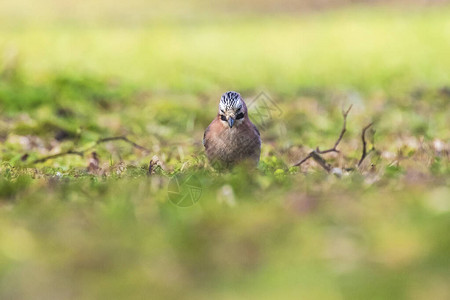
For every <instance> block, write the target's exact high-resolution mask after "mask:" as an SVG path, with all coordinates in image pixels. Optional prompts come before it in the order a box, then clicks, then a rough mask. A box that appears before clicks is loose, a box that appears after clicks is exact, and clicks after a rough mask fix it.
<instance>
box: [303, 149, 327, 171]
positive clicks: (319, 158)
mask: <svg viewBox="0 0 450 300" xmlns="http://www.w3.org/2000/svg"><path fill="white" fill-rule="evenodd" d="M310 158H312V159H314V161H315V162H316V163H318V164H319V165H320V166H321V167H322V168H324V169H325V171H327V172H328V173H329V172H330V171H331V169H332V168H331V166H330V164H329V163H327V162H326V160H325V159H324V158H323V157H322V156H321V155H320V154H319V153H317V151H316V150H314V151H311V152H310V153H309V154H308V156H306V157H305V158H304V159H303V160H301V161H300V162H298V163H296V164H295V165H294V167H299V166H301V165H302V164H303V163H305V162H306V161H307V160H309V159H310Z"/></svg>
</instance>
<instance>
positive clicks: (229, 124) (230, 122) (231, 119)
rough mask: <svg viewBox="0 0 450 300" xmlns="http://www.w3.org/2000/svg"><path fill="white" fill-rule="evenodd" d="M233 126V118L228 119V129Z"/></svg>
mask: <svg viewBox="0 0 450 300" xmlns="http://www.w3.org/2000/svg"><path fill="white" fill-rule="evenodd" d="M233 125H234V118H232V117H229V118H228V126H230V128H233Z"/></svg>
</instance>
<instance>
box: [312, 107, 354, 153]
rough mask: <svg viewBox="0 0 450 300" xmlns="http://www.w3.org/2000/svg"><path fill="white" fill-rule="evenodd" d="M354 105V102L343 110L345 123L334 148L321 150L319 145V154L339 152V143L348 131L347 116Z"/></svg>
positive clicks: (317, 149) (317, 150)
mask: <svg viewBox="0 0 450 300" xmlns="http://www.w3.org/2000/svg"><path fill="white" fill-rule="evenodd" d="M352 106H353V104H352V105H350V106H349V108H348V109H347V110H346V111H344V110H342V116H343V117H344V124H343V125H342V130H341V133H340V135H339V138H338V139H337V140H336V143H334V146H333V148H330V149H327V150H323V151H321V150H320V149H319V147H317V148H316V152H317V153H319V154H325V153H329V152H337V153H339V150H337V149H336V148H337V146H338V145H339V143H340V142H341V140H342V138H343V137H344V134H345V132H346V131H347V116H348V113H349V112H350V110H351V109H352Z"/></svg>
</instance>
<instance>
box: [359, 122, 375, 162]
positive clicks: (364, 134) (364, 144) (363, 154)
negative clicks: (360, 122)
mask: <svg viewBox="0 0 450 300" xmlns="http://www.w3.org/2000/svg"><path fill="white" fill-rule="evenodd" d="M372 125H373V122H372V123H370V124H369V125H367V126H366V127H364V129H363V131H362V133H361V140H362V144H363V149H362V155H361V159H360V160H359V163H358V167H359V166H360V165H361V164H362V162H363V161H364V159H365V158H366V156H367V142H366V131H367V129H369V128H370V127H372Z"/></svg>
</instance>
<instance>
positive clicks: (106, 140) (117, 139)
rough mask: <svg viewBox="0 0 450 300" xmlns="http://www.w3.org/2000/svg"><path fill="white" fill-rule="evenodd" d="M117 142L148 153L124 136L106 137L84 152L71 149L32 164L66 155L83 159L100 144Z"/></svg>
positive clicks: (145, 149)
mask: <svg viewBox="0 0 450 300" xmlns="http://www.w3.org/2000/svg"><path fill="white" fill-rule="evenodd" d="M119 140H121V141H124V142H126V143H128V144H130V145H132V146H133V147H134V148H137V149H140V150H143V151H146V152H150V151H149V150H148V149H147V148H145V147H142V146H140V145H138V144H136V143H135V142H132V141H130V140H129V139H128V138H127V137H125V136H114V137H107V138H102V139H99V140H97V141H96V142H95V144H94V145H93V146H91V147H88V148H86V149H84V150H73V149H71V150H68V151H65V152H61V153H57V154H53V155H49V156H44V157H42V158H39V159H36V160H35V161H33V162H32V163H33V164H37V163H43V162H46V161H47V160H50V159H54V158H58V157H61V156H66V155H78V156H81V157H84V154H85V153H86V152H88V151H90V150H92V149H94V148H95V147H96V146H98V145H100V144H103V143H106V142H112V141H119Z"/></svg>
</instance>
